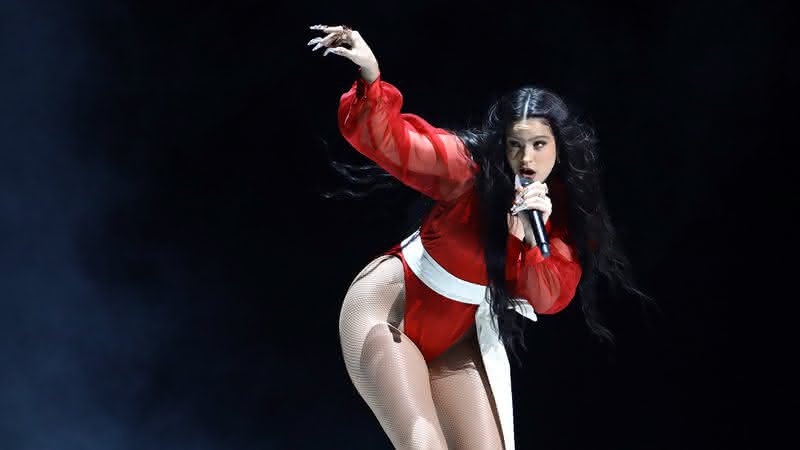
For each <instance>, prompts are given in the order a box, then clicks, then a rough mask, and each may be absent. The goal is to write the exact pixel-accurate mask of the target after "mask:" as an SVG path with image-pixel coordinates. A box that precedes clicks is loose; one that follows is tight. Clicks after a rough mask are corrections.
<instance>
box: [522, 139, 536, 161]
mask: <svg viewBox="0 0 800 450" xmlns="http://www.w3.org/2000/svg"><path fill="white" fill-rule="evenodd" d="M534 156H535V150H534V149H533V144H530V145H526V146H525V151H523V152H522V162H524V163H527V162H531V161H533V160H534Z"/></svg>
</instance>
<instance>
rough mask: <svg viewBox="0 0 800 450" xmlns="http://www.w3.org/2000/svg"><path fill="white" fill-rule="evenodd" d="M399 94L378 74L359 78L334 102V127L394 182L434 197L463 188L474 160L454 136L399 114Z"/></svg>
mask: <svg viewBox="0 0 800 450" xmlns="http://www.w3.org/2000/svg"><path fill="white" fill-rule="evenodd" d="M402 105H403V96H402V95H401V94H400V91H399V90H398V89H397V88H396V87H394V86H392V85H391V84H389V83H387V82H385V81H383V80H382V79H381V75H380V74H379V75H378V78H377V79H376V80H375V81H373V82H372V83H367V81H365V80H364V79H363V78H362V77H361V76H359V77H358V80H356V81H355V82H354V83H353V86H352V87H351V88H350V90H349V91H348V92H346V93H345V94H344V95H342V97H341V99H340V101H339V111H338V121H339V129H340V131H341V132H342V135H343V136H344V138H345V139H346V140H347V141H348V142H349V143H350V144H351V145H352V146H353V147H354V148H355V149H356V150H358V151H359V152H360V153H362V154H363V155H364V156H366V157H368V158H369V159H371V160H373V161H375V163H377V164H378V165H380V166H381V167H383V168H384V169H386V171H387V172H389V173H390V174H392V175H393V176H394V177H396V178H397V179H398V180H400V181H401V182H403V183H404V184H406V185H408V186H409V187H411V188H413V189H415V190H417V191H419V192H422V193H423V194H425V195H427V196H429V197H431V198H433V199H435V200H451V199H454V198H456V197H458V196H459V195H461V194H462V193H464V192H465V191H466V189H467V188H468V187H469V185H470V181H471V180H472V179H473V176H474V169H475V167H476V165H475V163H473V162H472V159H471V158H470V156H469V150H468V149H467V148H466V147H465V146H464V144H463V142H462V141H461V140H460V139H459V138H458V137H457V136H455V135H453V134H451V133H448V132H447V131H445V130H443V129H440V128H436V127H434V126H432V125H431V124H429V123H428V122H426V121H425V120H424V119H422V118H421V117H419V116H417V115H414V114H409V113H401V112H400V108H401V107H402Z"/></svg>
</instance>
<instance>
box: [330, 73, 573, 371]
mask: <svg viewBox="0 0 800 450" xmlns="http://www.w3.org/2000/svg"><path fill="white" fill-rule="evenodd" d="M402 103H403V97H402V95H401V94H400V91H399V90H398V89H397V88H396V87H395V86H393V85H391V84H389V83H387V82H385V81H383V80H382V79H381V76H380V75H379V76H378V79H376V80H375V81H374V82H372V83H369V84H368V83H367V82H366V81H365V80H364V79H363V78H361V77H360V76H359V78H358V79H357V80H356V81H355V82H354V83H353V85H352V87H351V89H350V90H349V91H348V92H346V93H345V94H343V95H342V97H341V99H340V102H339V110H338V122H339V129H340V130H341V132H342V135H343V136H344V137H345V139H346V140H347V141H348V142H349V143H350V144H351V145H352V146H353V147H354V148H355V149H356V150H358V151H359V152H360V153H362V154H364V155H365V156H367V157H368V158H370V159H371V160H373V161H375V163H377V164H378V165H380V166H381V167H383V168H384V169H386V171H387V172H389V173H390V174H392V175H393V176H395V177H396V178H397V179H399V180H400V181H401V182H403V183H404V184H406V185H408V186H410V187H411V188H413V189H415V190H417V191H419V192H421V193H423V194H425V195H427V196H429V197H431V198H432V199H434V200H436V204H435V205H434V207H433V210H432V211H431V213H430V214H429V215H428V216H427V217H426V219H425V221H424V222H423V224H422V227H421V231H420V237H421V239H422V243H423V245H424V247H425V249H426V250H427V252H428V253H429V254H430V255H431V256H432V257H433V259H435V260H436V262H438V263H439V264H440V265H441V266H442V267H444V268H445V269H446V270H447V271H448V272H450V273H451V274H453V275H455V276H456V277H458V278H461V279H462V280H466V281H470V282H472V283H477V284H482V285H486V284H487V281H488V278H487V275H486V265H485V263H484V261H483V246H482V243H481V239H480V235H479V228H478V226H479V217H478V215H477V214H478V204H477V201H478V197H477V195H476V191H475V189H474V177H475V173H476V172H477V171H478V170H479V169H478V166H477V164H475V163H474V162H473V161H472V159H471V158H470V155H469V150H468V149H467V148H466V147H465V146H464V144H463V142H462V141H461V140H460V139H459V138H458V137H456V136H455V135H453V134H451V133H448V132H447V131H446V130H443V129H440V128H435V127H433V126H432V125H430V124H429V123H428V122H426V121H425V120H424V119H422V118H421V117H419V116H417V115H414V114H410V113H401V112H400V109H401V107H402ZM548 186H549V188H550V196H551V198H552V201H553V204H554V208H553V209H554V213H553V217H552V218H550V219H549V220H548V222H547V223H546V224H545V228H546V229H547V231H548V236H549V239H550V248H551V254H550V257H549V258H543V257H542V254H541V252H540V251H539V248H538V247H536V246H533V247H530V246H528V245H527V244H525V243H523V242H522V241H520V240H519V239H518V238H517V237H516V236H514V235H513V234H511V233H509V235H508V236H509V237H508V251H507V257H506V258H507V259H506V280H507V282H508V286H509V289H510V293H511V294H512V295H513V296H514V297H518V298H524V299H526V300H527V301H528V302H529V303H530V304H531V306H532V307H533V309H534V311H536V313H537V314H555V313H557V312H558V311H561V310H562V309H564V308H565V307H566V306H567V305H568V304H569V302H570V300H571V299H572V298H573V297H574V295H575V289H576V287H577V285H578V281H579V280H580V276H581V267H580V265H579V264H578V262H577V259H576V257H575V251H574V248H573V247H572V246H570V245H568V244H567V243H566V241H567V238H566V226H565V223H566V221H565V217H564V209H565V208H566V203H565V199H566V197H565V190H564V187H563V184H562V183H561V182H560V181H559V180H558V179H557V178H555V177H551V179H550V180H548ZM404 237H405V236H404ZM385 254H391V255H396V256H398V257H400V259H401V260H403V266H404V268H405V284H406V286H405V287H406V310H405V322H404V323H405V330H404V331H405V334H406V335H407V336H408V337H409V338H410V339H411V340H412V341H414V343H415V344H416V345H417V347H418V348H419V350H420V351H421V352H422V354H423V356H424V357H425V359H426V361H430V360H432V359H434V358H436V356H438V355H439V354H441V353H442V352H443V351H445V350H446V349H447V348H448V347H450V345H452V344H453V343H454V342H455V341H456V340H457V339H458V338H459V337H460V336H461V335H462V334H463V333H464V332H465V331H466V330H467V329H468V328H469V327H470V326H471V325H472V324H473V323H474V321H475V310H476V309H477V307H478V306H477V305H471V304H467V303H462V302H459V301H454V300H451V299H448V298H447V297H444V296H442V295H440V294H438V293H436V292H434V291H433V290H431V289H430V288H429V287H428V286H426V285H425V284H423V283H422V282H421V281H420V280H419V279H418V278H417V277H416V275H415V274H414V273H413V272H412V271H411V270H410V269H409V267H408V264H407V263H406V261H405V260H404V258H403V255H402V253H401V252H400V244H398V245H395V246H394V247H393V248H392V249H390V250H388V251H387V252H385Z"/></svg>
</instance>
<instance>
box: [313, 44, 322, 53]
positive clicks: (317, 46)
mask: <svg viewBox="0 0 800 450" xmlns="http://www.w3.org/2000/svg"><path fill="white" fill-rule="evenodd" d="M320 47H322V43H319V44H317V45H315V46H314V48H312V49H311V51H312V52H314V51H316V50H317V49H318V48H320Z"/></svg>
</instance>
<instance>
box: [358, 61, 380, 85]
mask: <svg viewBox="0 0 800 450" xmlns="http://www.w3.org/2000/svg"><path fill="white" fill-rule="evenodd" d="M379 74H380V68H379V67H378V65H377V64H368V65H364V66H361V78H363V79H364V81H366V82H367V83H369V84H372V83H373V82H374V81H375V80H377V79H378V75H379Z"/></svg>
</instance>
